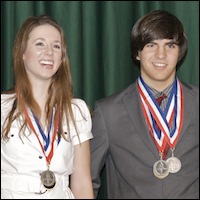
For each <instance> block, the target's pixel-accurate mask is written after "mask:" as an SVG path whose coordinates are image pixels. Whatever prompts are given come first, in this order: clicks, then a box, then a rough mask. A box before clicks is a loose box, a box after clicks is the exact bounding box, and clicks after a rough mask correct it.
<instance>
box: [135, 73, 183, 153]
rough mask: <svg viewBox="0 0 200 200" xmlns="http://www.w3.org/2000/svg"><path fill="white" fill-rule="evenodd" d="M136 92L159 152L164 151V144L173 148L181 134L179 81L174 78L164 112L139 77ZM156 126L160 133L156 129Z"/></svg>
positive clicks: (181, 107) (181, 111) (181, 101)
mask: <svg viewBox="0 0 200 200" xmlns="http://www.w3.org/2000/svg"><path fill="white" fill-rule="evenodd" d="M138 90H139V93H140V97H141V100H142V109H143V112H144V116H145V119H146V121H147V124H148V126H149V129H150V131H151V134H152V136H153V138H154V140H155V142H156V146H157V148H158V150H159V152H163V151H164V149H165V146H166V143H168V145H169V146H170V147H171V148H174V147H175V145H176V143H177V140H178V138H179V135H180V132H181V128H182V124H183V113H184V111H183V110H184V109H183V103H184V99H183V91H182V86H181V84H180V81H179V80H178V79H177V78H175V80H174V83H173V87H172V90H171V93H170V96H169V99H168V102H167V105H166V108H165V110H164V112H163V111H162V110H161V108H160V106H159V105H158V103H157V102H156V100H155V98H154V97H153V95H152V93H151V92H150V90H149V89H148V86H147V85H146V84H145V82H144V81H143V79H142V77H141V76H140V77H139V78H138ZM172 123H173V126H172ZM156 124H157V126H158V127H159V129H160V130H161V131H159V130H158V129H157V128H156ZM171 127H173V128H171Z"/></svg>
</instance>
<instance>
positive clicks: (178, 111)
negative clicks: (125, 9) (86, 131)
mask: <svg viewBox="0 0 200 200" xmlns="http://www.w3.org/2000/svg"><path fill="white" fill-rule="evenodd" d="M131 39H132V41H131V42H132V43H131V51H132V56H133V60H134V61H135V62H136V63H138V64H139V67H140V76H139V77H138V79H137V80H136V81H135V82H134V83H133V84H131V85H130V86H129V87H128V88H126V89H125V90H124V91H122V92H119V93H117V94H114V95H112V96H110V97H107V98H105V99H102V100H99V101H97V102H96V106H95V110H94V113H93V118H92V120H93V127H92V133H93V136H94V138H93V140H92V141H91V169H92V179H93V188H94V192H95V196H97V194H98V190H99V188H100V186H101V180H100V173H101V170H102V168H103V166H104V164H105V166H106V175H107V178H106V179H107V191H108V194H107V195H108V198H109V199H129V198H131V199H163V198H166V199H197V198H199V89H198V88H196V87H194V86H192V85H189V84H185V83H183V82H181V81H180V80H179V79H178V77H177V76H176V70H177V68H178V66H179V65H180V64H181V62H182V60H183V58H184V56H185V53H186V50H187V40H186V36H185V33H184V30H183V26H182V24H181V22H180V21H179V20H178V19H177V18H176V17H175V16H174V15H172V14H170V13H168V12H166V11H161V10H157V11H153V12H151V13H149V14H147V15H145V16H144V17H142V18H141V19H139V20H138V21H137V22H136V24H135V25H134V27H133V29H132V33H131ZM163 95H164V96H163ZM161 96H162V99H163V100H162V102H161V101H160V102H159V99H160V98H158V97H161ZM160 104H161V105H160Z"/></svg>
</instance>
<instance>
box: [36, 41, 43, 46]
mask: <svg viewBox="0 0 200 200" xmlns="http://www.w3.org/2000/svg"><path fill="white" fill-rule="evenodd" d="M36 46H42V47H43V46H44V43H42V42H38V43H36Z"/></svg>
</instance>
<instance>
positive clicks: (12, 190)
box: [1, 94, 93, 199]
mask: <svg viewBox="0 0 200 200" xmlns="http://www.w3.org/2000/svg"><path fill="white" fill-rule="evenodd" d="M12 96H14V95H13V94H12V95H10V94H2V95H1V131H2V128H3V127H2V126H3V123H4V121H5V119H6V117H7V115H8V113H9V112H10V110H11V107H12V104H13V100H14V99H13V98H12V99H10V97H12ZM76 105H78V107H79V108H78V107H77V106H76ZM72 108H73V113H74V116H75V121H76V124H77V130H78V134H79V138H78V135H77V132H76V131H75V128H74V126H73V124H72V122H70V134H67V133H68V130H67V124H66V122H65V123H63V130H64V132H65V133H66V135H67V137H68V141H66V140H64V139H63V138H61V139H60V142H59V144H58V138H56V139H55V141H54V154H53V157H52V159H51V163H50V168H49V169H50V170H51V171H52V172H53V173H54V174H55V177H56V185H55V186H54V188H52V189H48V190H47V191H46V188H45V187H44V186H43V184H42V183H41V180H40V178H41V177H40V173H42V172H43V171H45V170H47V163H46V158H45V156H44V153H43V151H42V148H41V146H40V144H39V141H38V139H37V137H36V135H35V134H34V132H33V131H31V134H30V130H29V129H28V128H27V129H26V130H25V134H26V136H24V135H22V136H21V137H22V138H21V139H20V137H19V128H20V126H19V124H20V120H22V119H21V118H19V119H17V120H15V121H14V122H13V123H12V126H11V129H10V132H9V138H10V139H9V140H8V141H4V140H1V199H5V198H9V199H11V198H19V199H30V198H34V199H43V198H44V199H72V198H74V196H73V194H72V192H71V190H70V188H69V175H70V174H72V173H73V158H74V145H77V144H79V139H80V142H81V143H82V142H84V141H87V140H89V139H92V138H93V135H92V133H91V127H92V122H91V115H90V112H89V109H88V107H87V105H86V103H85V101H83V100H82V99H73V101H72ZM80 110H81V111H80ZM28 113H29V116H30V119H31V121H32V124H33V126H34V128H35V130H38V128H37V124H36V123H35V122H34V121H35V120H34V118H33V116H32V115H31V112H30V111H29V112H28ZM83 116H84V117H83ZM37 132H38V137H39V139H40V141H42V140H43V139H42V136H41V134H40V133H39V131H37ZM52 133H53V131H52ZM80 178H81V177H80ZM38 193H39V194H38Z"/></svg>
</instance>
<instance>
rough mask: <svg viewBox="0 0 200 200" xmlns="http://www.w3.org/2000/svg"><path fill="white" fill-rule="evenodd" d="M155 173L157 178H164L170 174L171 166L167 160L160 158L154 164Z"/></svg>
mask: <svg viewBox="0 0 200 200" xmlns="http://www.w3.org/2000/svg"><path fill="white" fill-rule="evenodd" d="M153 173H154V175H155V176H156V177H157V178H160V179H163V178H165V177H167V176H168V174H169V166H168V164H167V162H166V161H164V160H159V161H157V162H155V163H154V165H153Z"/></svg>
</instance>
